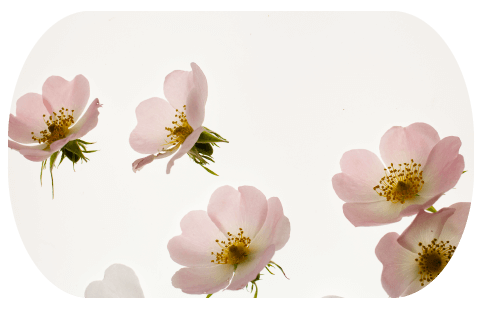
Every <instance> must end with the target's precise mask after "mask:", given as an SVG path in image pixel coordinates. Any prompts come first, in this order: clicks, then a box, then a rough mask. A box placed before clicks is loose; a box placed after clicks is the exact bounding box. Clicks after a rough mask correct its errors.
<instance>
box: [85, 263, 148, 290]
mask: <svg viewBox="0 0 481 309" xmlns="http://www.w3.org/2000/svg"><path fill="white" fill-rule="evenodd" d="M84 296H85V298H143V297H144V292H143V291H142V287H141V286H140V282H139V278H137V275H136V274H135V272H134V271H133V270H132V268H130V267H128V266H125V265H122V264H113V265H110V266H109V268H107V269H106V270H105V274H104V279H103V280H99V281H93V282H91V283H90V284H89V285H88V286H87V288H86V289H85V293H84Z"/></svg>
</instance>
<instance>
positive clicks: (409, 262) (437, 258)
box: [376, 203, 471, 297]
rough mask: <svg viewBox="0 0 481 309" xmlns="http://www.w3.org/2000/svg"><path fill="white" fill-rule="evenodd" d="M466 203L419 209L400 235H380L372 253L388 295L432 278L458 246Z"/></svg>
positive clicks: (417, 286) (418, 286) (417, 287)
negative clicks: (441, 207) (380, 268)
mask: <svg viewBox="0 0 481 309" xmlns="http://www.w3.org/2000/svg"><path fill="white" fill-rule="evenodd" d="M470 206H471V203H456V204H453V205H451V206H450V207H448V208H443V209H441V210H439V211H438V212H436V213H433V214H431V213H427V212H425V211H420V212H419V214H418V215H417V216H416V218H415V219H414V220H413V222H412V223H411V225H409V227H408V228H406V230H405V231H404V232H403V233H402V234H401V236H399V235H398V234H397V233H388V234H386V235H385V236H384V237H383V238H381V240H380V241H379V243H378V245H377V246H376V256H377V258H378V259H379V261H380V262H381V263H382V264H383V271H382V276H381V283H382V286H383V288H384V290H385V291H386V292H387V294H388V295H389V296H390V297H400V296H407V295H410V294H413V293H415V292H417V291H419V290H421V289H422V288H423V287H425V286H426V285H428V284H429V283H430V282H432V281H433V280H434V279H436V277H437V276H438V275H439V274H440V273H441V272H442V271H443V269H444V268H445V267H446V265H447V264H448V262H449V261H450V260H451V258H452V256H453V254H454V252H455V251H456V248H457V247H458V244H459V241H460V239H461V236H462V234H463V232H464V227H465V226H466V221H467V219H468V213H469V208H470Z"/></svg>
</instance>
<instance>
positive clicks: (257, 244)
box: [250, 197, 291, 251]
mask: <svg viewBox="0 0 481 309" xmlns="http://www.w3.org/2000/svg"><path fill="white" fill-rule="evenodd" d="M267 205H268V211H267V217H266V219H265V222H264V224H263V225H262V229H261V230H260V231H259V233H257V235H256V237H255V238H254V239H253V240H252V242H251V246H250V247H251V248H252V249H253V250H256V251H261V250H262V251H263V250H264V249H265V248H267V247H268V246H269V245H272V244H273V245H274V246H275V251H277V250H280V249H282V248H283V247H284V246H285V244H286V243H287V241H288V240H289V237H290V234H291V224H290V222H289V219H287V217H286V216H284V212H283V209H282V204H281V201H280V200H279V199H278V198H277V197H271V198H270V199H269V200H268V201H267Z"/></svg>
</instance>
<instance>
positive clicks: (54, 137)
mask: <svg viewBox="0 0 481 309" xmlns="http://www.w3.org/2000/svg"><path fill="white" fill-rule="evenodd" d="M73 112H74V110H73V109H72V110H71V111H70V113H71V114H69V111H68V108H67V109H65V108H63V107H62V109H60V110H59V111H58V113H56V112H53V116H49V117H48V118H47V119H45V117H46V116H45V115H43V121H44V122H45V124H46V125H47V130H43V131H40V135H41V137H37V136H35V133H34V132H32V139H33V140H34V141H37V142H38V143H39V144H42V143H46V144H48V145H50V144H52V143H53V142H55V141H58V140H59V139H62V138H65V137H66V136H67V134H68V128H69V127H70V126H71V125H72V124H73V123H74V118H73Z"/></svg>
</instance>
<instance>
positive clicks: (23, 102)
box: [8, 93, 50, 144]
mask: <svg viewBox="0 0 481 309" xmlns="http://www.w3.org/2000/svg"><path fill="white" fill-rule="evenodd" d="M16 114H17V115H16V116H14V115H12V114H10V121H9V125H8V136H9V137H10V138H11V139H13V140H15V141H17V142H19V143H24V144H31V143H36V142H35V141H34V140H33V139H32V132H34V134H35V136H36V137H40V136H41V135H40V131H43V130H45V129H47V125H46V124H45V122H44V118H43V115H45V116H46V118H48V116H49V115H50V114H49V113H48V111H47V109H46V108H45V105H43V99H42V96H41V95H39V94H37V93H27V94H25V95H23V96H22V97H20V98H19V99H18V100H17V109H16Z"/></svg>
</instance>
